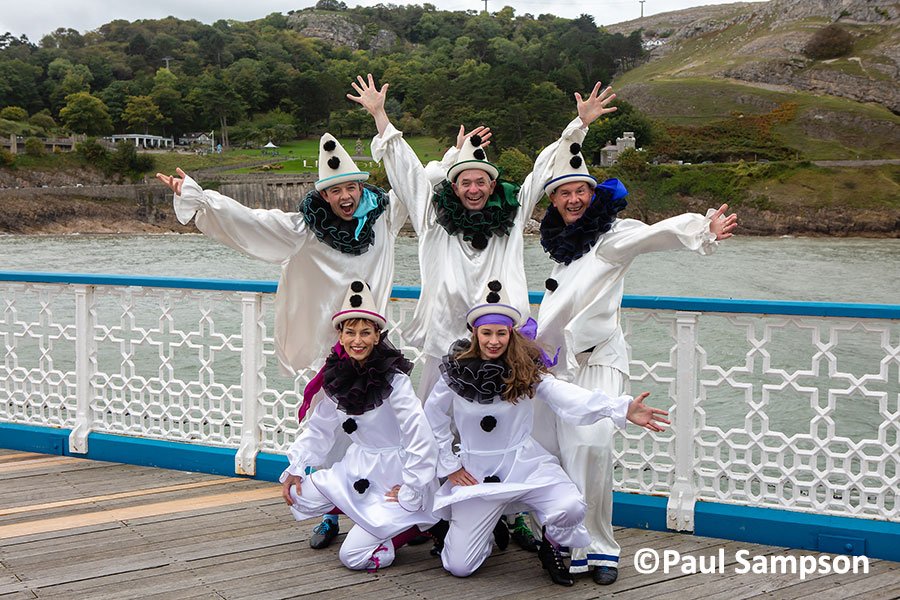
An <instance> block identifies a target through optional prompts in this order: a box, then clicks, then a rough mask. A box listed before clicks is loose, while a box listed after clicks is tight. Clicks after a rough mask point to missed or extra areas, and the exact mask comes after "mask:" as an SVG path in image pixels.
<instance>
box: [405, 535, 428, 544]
mask: <svg viewBox="0 0 900 600" xmlns="http://www.w3.org/2000/svg"><path fill="white" fill-rule="evenodd" d="M430 541H431V536H430V535H427V534H425V533H423V534H422V535H417V536H416V537H414V538H413V539H411V540H409V541H408V542H406V544H407V545H408V546H421V545H422V544H427V543H428V542H430Z"/></svg>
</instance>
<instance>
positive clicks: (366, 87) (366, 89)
mask: <svg viewBox="0 0 900 600" xmlns="http://www.w3.org/2000/svg"><path fill="white" fill-rule="evenodd" d="M350 85H351V86H352V87H353V89H354V90H355V91H356V93H357V94H358V95H357V96H354V95H353V94H347V99H349V100H352V101H353V102H356V103H357V104H359V105H361V106H362V107H363V108H365V109H366V111H367V112H368V113H369V114H370V115H372V116H373V117H374V118H375V126H376V127H377V128H378V133H384V130H385V129H386V128H387V126H388V125H389V124H390V120H389V119H388V116H387V112H386V111H385V110H384V101H385V100H386V99H387V91H388V88H389V87H390V84H389V83H386V84H384V85H383V86H381V89H378V87H376V85H375V78H374V77H372V74H371V73H369V74H368V75H367V78H366V79H363V77H362V75H357V76H356V81H353V82H351V83H350Z"/></svg>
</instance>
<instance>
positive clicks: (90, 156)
mask: <svg viewBox="0 0 900 600" xmlns="http://www.w3.org/2000/svg"><path fill="white" fill-rule="evenodd" d="M75 154H77V155H78V157H79V158H81V159H82V160H84V161H85V162H86V163H88V164H89V165H91V166H94V167H97V168H100V169H103V170H104V171H106V170H107V169H109V163H110V154H109V151H108V150H107V149H106V148H104V147H103V146H102V145H101V144H100V142H98V141H97V139H96V138H88V139H86V140H85V141H83V142H80V143H78V144H76V145H75Z"/></svg>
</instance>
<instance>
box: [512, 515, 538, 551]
mask: <svg viewBox="0 0 900 600" xmlns="http://www.w3.org/2000/svg"><path fill="white" fill-rule="evenodd" d="M510 535H511V536H512V540H513V541H514V542H515V543H516V545H518V546H519V548H521V549H522V550H525V551H526V552H537V551H538V546H539V543H538V541H537V540H536V539H534V533H532V531H531V529H530V528H529V527H528V525H526V524H525V517H523V516H522V515H517V516H516V524H515V525H513V526H512V527H511V528H510Z"/></svg>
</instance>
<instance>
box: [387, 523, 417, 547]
mask: <svg viewBox="0 0 900 600" xmlns="http://www.w3.org/2000/svg"><path fill="white" fill-rule="evenodd" d="M420 535H422V532H421V531H420V530H419V528H418V527H416V526H415V525H413V526H412V527H410V528H409V529H407V530H406V531H404V532H401V533H398V534H397V535H395V536H394V537H392V538H391V543H392V544H393V545H394V550H396V549H397V548H400V547H401V546H405V545H406V544H408V543H409V541H410V540H411V539H414V538H417V537H419V536H420Z"/></svg>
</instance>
